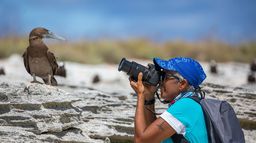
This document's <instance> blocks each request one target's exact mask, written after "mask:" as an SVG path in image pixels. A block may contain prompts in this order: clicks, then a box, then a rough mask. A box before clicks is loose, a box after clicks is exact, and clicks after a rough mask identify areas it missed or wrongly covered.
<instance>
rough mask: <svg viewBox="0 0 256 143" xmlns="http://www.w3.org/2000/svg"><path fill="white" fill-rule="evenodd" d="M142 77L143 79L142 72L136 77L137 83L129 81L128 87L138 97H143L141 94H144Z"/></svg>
mask: <svg viewBox="0 0 256 143" xmlns="http://www.w3.org/2000/svg"><path fill="white" fill-rule="evenodd" d="M142 77H143V74H142V72H140V73H139V75H138V81H137V82H134V81H132V80H130V85H131V87H132V88H133V90H134V91H135V92H136V93H137V94H138V96H140V95H142V96H143V92H144V90H145V89H144V88H145V87H144V85H143V83H142Z"/></svg>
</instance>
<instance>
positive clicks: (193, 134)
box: [162, 98, 208, 143]
mask: <svg viewBox="0 0 256 143" xmlns="http://www.w3.org/2000/svg"><path fill="white" fill-rule="evenodd" d="M166 112H168V113H170V114H171V115H172V116H173V117H174V118H176V119H177V120H178V121H180V122H181V123H182V124H183V125H184V126H185V130H184V132H183V133H184V134H185V138H186V139H187V140H188V141H189V142H191V143H208V137H207V130H206V125H205V120H204V115H203V110H202V108H201V106H200V105H199V104H198V103H197V102H195V101H194V100H193V99H190V98H181V99H179V100H177V101H176V102H175V103H174V104H173V105H171V106H170V107H169V108H168V109H167V111H166ZM167 115H168V114H167ZM172 142H173V141H172V140H171V139H170V138H168V139H166V140H164V141H163V142H162V143H172Z"/></svg>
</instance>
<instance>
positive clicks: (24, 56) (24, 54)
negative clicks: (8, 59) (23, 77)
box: [22, 50, 31, 74]
mask: <svg viewBox="0 0 256 143" xmlns="http://www.w3.org/2000/svg"><path fill="white" fill-rule="evenodd" d="M22 57H23V62H24V66H25V68H26V70H27V72H28V73H29V74H31V73H30V68H29V61H28V60H29V59H28V51H27V50H26V51H25V52H24V53H23V55H22Z"/></svg>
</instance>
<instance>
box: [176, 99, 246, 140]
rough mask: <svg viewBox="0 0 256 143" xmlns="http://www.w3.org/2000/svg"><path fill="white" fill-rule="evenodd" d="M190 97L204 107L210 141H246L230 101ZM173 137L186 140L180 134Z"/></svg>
mask: <svg viewBox="0 0 256 143" xmlns="http://www.w3.org/2000/svg"><path fill="white" fill-rule="evenodd" d="M188 98H191V99H193V100H194V101H196V102H197V103H199V104H200V105H201V107H202V109H203V112H204V118H205V124H206V128H207V134H208V141H209V143H245V139H244V133H243V131H242V128H241V126H240V123H239V121H238V119H237V117H236V114H235V112H234V109H233V108H232V107H231V105H230V104H229V103H228V102H226V101H220V100H216V99H205V98H199V97H198V96H191V97H188ZM172 139H173V141H174V142H175V143H176V142H186V139H185V138H184V137H183V136H182V135H178V134H175V135H174V136H172ZM187 142H188V141H187Z"/></svg>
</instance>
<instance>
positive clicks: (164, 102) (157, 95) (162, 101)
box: [156, 86, 170, 104]
mask: <svg viewBox="0 0 256 143" xmlns="http://www.w3.org/2000/svg"><path fill="white" fill-rule="evenodd" d="M159 88H160V86H158V87H157V90H156V97H157V98H158V100H159V101H160V102H161V103H163V104H168V103H170V101H166V100H161V99H160V97H159V94H158V92H157V91H158V89H159Z"/></svg>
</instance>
